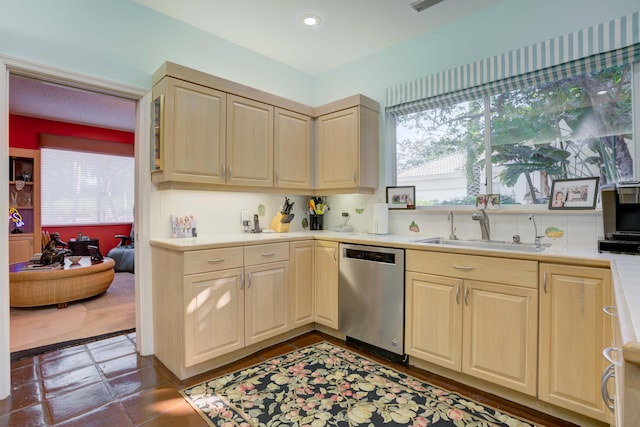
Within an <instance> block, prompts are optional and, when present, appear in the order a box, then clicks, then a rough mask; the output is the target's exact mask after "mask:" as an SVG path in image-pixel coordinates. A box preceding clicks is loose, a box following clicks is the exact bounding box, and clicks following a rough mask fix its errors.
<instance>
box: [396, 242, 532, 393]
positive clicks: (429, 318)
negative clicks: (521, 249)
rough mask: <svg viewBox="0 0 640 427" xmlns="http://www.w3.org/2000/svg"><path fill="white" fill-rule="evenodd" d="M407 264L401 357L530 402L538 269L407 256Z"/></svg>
mask: <svg viewBox="0 0 640 427" xmlns="http://www.w3.org/2000/svg"><path fill="white" fill-rule="evenodd" d="M406 259H407V275H406V304H405V308H406V314H405V348H406V352H407V354H409V355H410V356H414V357H417V358H419V359H422V360H425V361H427V362H431V363H434V364H437V365H440V366H444V367H446V368H449V369H452V370H455V371H461V372H464V373H466V374H469V375H473V376H475V377H477V378H481V379H483V380H486V381H490V382H492V383H495V384H499V385H502V386H504V387H508V388H510V389H513V390H517V391H520V392H522V393H526V394H529V395H534V396H535V394H536V373H537V351H538V346H537V325H538V311H537V307H538V300H537V281H536V277H537V262H535V261H523V260H512V259H496V258H492V257H482V256H472V255H457V254H443V253H437V254H436V253H430V252H420V251H412V250H408V251H407V255H406ZM496 266H500V268H501V269H504V271H505V272H506V271H514V270H512V269H517V270H515V271H518V272H519V273H521V275H520V276H521V278H520V279H517V280H516V279H515V278H514V277H512V275H510V274H504V275H497V274H494V269H496ZM430 271H441V272H458V275H459V276H461V277H448V276H439V275H434V274H427V273H426V272H430ZM474 277H477V278H480V279H486V278H489V277H490V278H492V282H488V281H485V280H475V279H474ZM502 280H504V281H506V282H508V284H503V283H497V282H500V281H502ZM515 281H517V282H518V283H519V284H520V285H519V286H515V285H514V284H512V283H511V282H515Z"/></svg>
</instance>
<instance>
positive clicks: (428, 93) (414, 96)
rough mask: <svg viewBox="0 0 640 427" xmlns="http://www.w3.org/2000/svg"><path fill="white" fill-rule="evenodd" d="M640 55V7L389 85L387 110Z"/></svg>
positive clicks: (407, 109)
mask: <svg viewBox="0 0 640 427" xmlns="http://www.w3.org/2000/svg"><path fill="white" fill-rule="evenodd" d="M639 60H640V12H636V13H634V14H632V15H629V16H625V17H622V18H619V19H614V20H611V21H608V22H605V23H602V24H599V25H597V26H593V27H589V28H587V29H584V30H581V31H577V32H574V33H570V34H567V35H563V36H560V37H556V38H554V39H550V40H547V41H544V42H541V43H537V44H535V45H531V46H527V47H524V48H521V49H517V50H514V51H510V52H507V53H503V54H501V55H497V56H494V57H492V58H487V59H484V60H482V61H476V62H474V63H471V64H467V65H463V66H460V67H456V68H453V69H450V70H446V71H442V72H440V73H436V74H433V75H430V76H425V77H422V78H419V79H416V80H411V81H409V82H405V83H402V84H399V85H396V86H393V87H390V88H387V89H386V93H385V106H386V111H387V112H388V113H391V114H409V113H413V112H417V111H421V110H425V109H429V108H433V107H438V106H445V105H451V104H454V103H457V102H462V101H465V100H469V99H474V98H481V97H483V96H486V95H491V94H495V93H498V92H504V91H508V90H513V89H518V88H522V87H526V86H532V85H535V84H544V83H546V82H550V81H554V80H558V79H560V78H563V77H572V76H577V75H580V74H584V73H587V72H589V71H591V70H594V71H595V70H598V69H602V68H610V67H613V66H617V65H625V64H627V63H631V62H637V61H639Z"/></svg>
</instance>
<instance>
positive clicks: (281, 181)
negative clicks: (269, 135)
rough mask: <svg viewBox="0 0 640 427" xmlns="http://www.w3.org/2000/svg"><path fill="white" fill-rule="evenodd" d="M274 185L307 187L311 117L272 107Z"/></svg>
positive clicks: (309, 176) (309, 167) (308, 184)
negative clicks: (273, 118) (273, 116)
mask: <svg viewBox="0 0 640 427" xmlns="http://www.w3.org/2000/svg"><path fill="white" fill-rule="evenodd" d="M273 156H274V164H275V177H274V184H275V186H276V187H280V188H301V189H310V188H311V185H312V183H311V117H309V116H305V115H303V114H298V113H294V112H293V111H288V110H284V109H282V108H276V109H275V124H274V154H273Z"/></svg>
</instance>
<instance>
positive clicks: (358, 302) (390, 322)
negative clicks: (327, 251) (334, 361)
mask: <svg viewBox="0 0 640 427" xmlns="http://www.w3.org/2000/svg"><path fill="white" fill-rule="evenodd" d="M338 300H339V312H340V317H339V318H340V332H342V333H343V334H345V335H346V336H347V340H348V341H352V342H354V341H355V343H356V344H359V343H364V344H368V345H371V346H374V347H375V348H374V351H375V349H382V350H384V351H385V352H390V353H391V354H388V355H386V354H384V353H383V354H382V355H383V356H385V355H386V356H390V357H391V358H394V359H398V357H397V356H400V357H401V359H402V360H403V361H404V359H405V357H404V249H394V248H384V247H377V246H363V245H353V244H346V243H341V244H340V282H339V297H338ZM394 355H396V356H394Z"/></svg>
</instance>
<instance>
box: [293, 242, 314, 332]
mask: <svg viewBox="0 0 640 427" xmlns="http://www.w3.org/2000/svg"><path fill="white" fill-rule="evenodd" d="M289 245H290V248H289V254H290V261H289V266H290V277H291V280H290V281H291V285H290V288H289V289H290V297H289V301H290V306H291V309H290V311H291V327H292V328H297V327H298V326H302V325H306V324H309V323H313V320H314V313H315V307H314V301H315V298H314V290H315V268H314V257H315V249H314V245H313V240H304V241H296V242H291V243H290V244H289Z"/></svg>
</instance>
